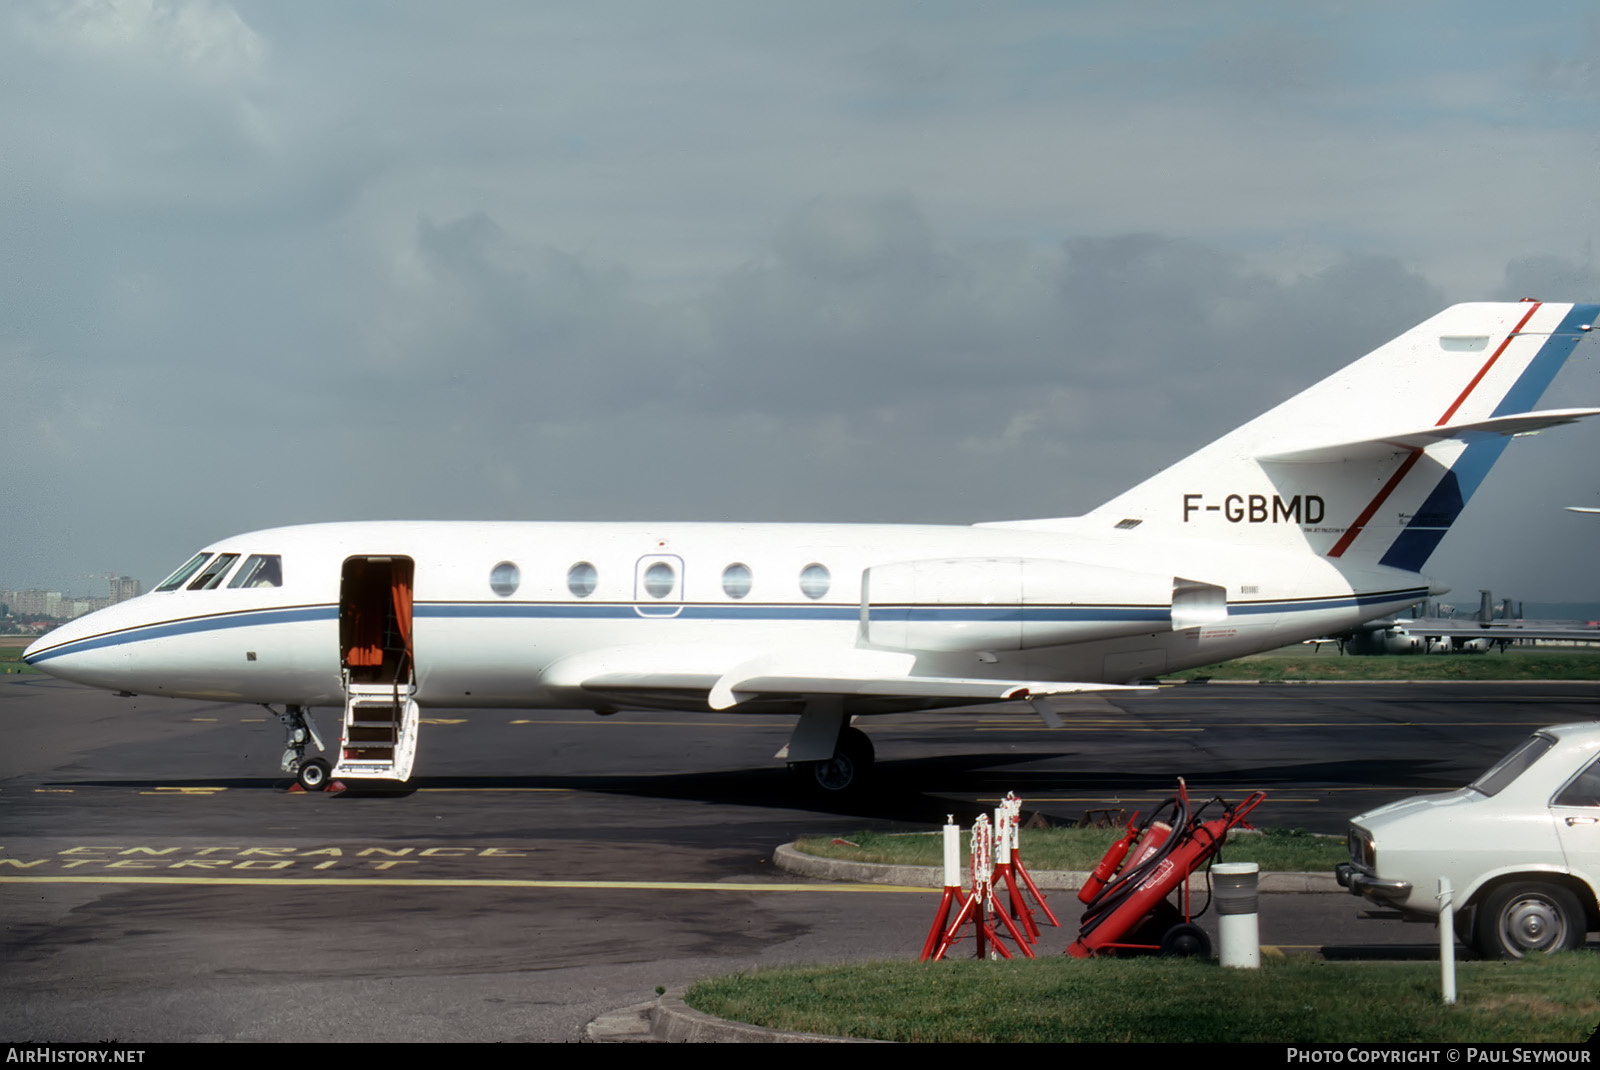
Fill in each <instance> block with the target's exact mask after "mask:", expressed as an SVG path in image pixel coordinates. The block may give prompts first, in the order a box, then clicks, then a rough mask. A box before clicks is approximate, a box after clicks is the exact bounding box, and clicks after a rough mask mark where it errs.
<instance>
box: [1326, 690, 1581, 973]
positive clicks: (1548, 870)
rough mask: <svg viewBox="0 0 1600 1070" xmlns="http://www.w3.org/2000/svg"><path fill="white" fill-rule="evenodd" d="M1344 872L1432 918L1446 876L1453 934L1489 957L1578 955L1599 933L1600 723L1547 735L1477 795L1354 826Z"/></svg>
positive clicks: (1344, 879) (1421, 804)
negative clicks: (1593, 934) (1590, 936)
mask: <svg viewBox="0 0 1600 1070" xmlns="http://www.w3.org/2000/svg"><path fill="white" fill-rule="evenodd" d="M1336 873H1337V876H1338V878H1339V883H1340V884H1341V885H1343V886H1344V887H1346V888H1348V889H1350V891H1351V893H1352V894H1354V895H1362V896H1366V897H1367V898H1368V899H1371V900H1373V901H1374V902H1376V903H1379V904H1381V905H1383V906H1386V907H1392V908H1396V909H1398V910H1400V911H1401V913H1402V915H1404V916H1406V917H1410V918H1413V919H1419V918H1420V919H1426V920H1433V919H1436V918H1437V917H1438V914H1439V901H1438V898H1437V894H1438V889H1439V878H1441V877H1448V878H1449V880H1450V885H1451V889H1452V891H1453V895H1454V899H1455V904H1456V911H1457V914H1456V933H1457V935H1458V936H1460V937H1461V939H1462V941H1463V942H1464V943H1466V944H1467V945H1468V946H1469V947H1471V948H1472V949H1473V950H1475V951H1477V952H1478V953H1479V954H1481V955H1485V956H1488V957H1491V958H1522V957H1523V956H1524V955H1531V954H1539V953H1544V952H1552V951H1561V950H1565V949H1570V948H1575V947H1580V946H1582V944H1583V942H1584V938H1585V936H1586V934H1587V933H1588V932H1589V931H1590V930H1594V929H1600V905H1597V900H1596V892H1597V889H1600V721H1589V722H1585V723H1583V724H1565V725H1557V726H1555V727H1553V728H1542V729H1540V730H1539V731H1537V732H1535V733H1534V734H1533V735H1532V736H1530V737H1528V738H1527V739H1526V740H1524V741H1523V742H1522V743H1520V744H1519V745H1518V746H1517V747H1516V749H1515V750H1513V751H1512V752H1511V753H1510V754H1508V755H1506V756H1505V757H1504V758H1502V759H1501V760H1500V761H1499V762H1497V763H1496V764H1495V766H1494V768H1492V769H1490V770H1489V771H1488V772H1487V773H1485V774H1483V776H1481V777H1479V778H1478V779H1477V780H1475V781H1473V782H1472V785H1471V786H1470V787H1465V788H1460V789H1458V790H1456V791H1450V792H1445V793H1444V794H1441V795H1419V796H1416V797H1414V798H1410V799H1405V800H1403V801H1401V802H1396V803H1390V804H1389V805H1388V806H1380V807H1379V808H1378V809H1376V810H1369V811H1367V812H1366V813H1364V814H1359V815H1357V816H1356V817H1353V818H1351V819H1350V861H1349V862H1344V863H1340V865H1339V866H1338V867H1337V869H1336Z"/></svg>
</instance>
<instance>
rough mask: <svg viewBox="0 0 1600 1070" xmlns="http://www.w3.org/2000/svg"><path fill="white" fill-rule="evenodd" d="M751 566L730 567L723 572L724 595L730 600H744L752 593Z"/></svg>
mask: <svg viewBox="0 0 1600 1070" xmlns="http://www.w3.org/2000/svg"><path fill="white" fill-rule="evenodd" d="M751 581H752V577H751V575H750V566H749V565H729V566H728V567H727V568H725V569H723V570H722V593H723V594H725V595H727V596H728V597H729V598H743V597H744V596H745V595H747V594H749V593H750V584H751Z"/></svg>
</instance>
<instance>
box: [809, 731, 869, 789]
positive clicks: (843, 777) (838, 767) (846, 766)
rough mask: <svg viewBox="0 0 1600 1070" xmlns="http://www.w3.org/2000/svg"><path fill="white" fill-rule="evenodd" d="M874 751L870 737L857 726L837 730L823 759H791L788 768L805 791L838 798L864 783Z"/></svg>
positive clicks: (861, 786)
mask: <svg viewBox="0 0 1600 1070" xmlns="http://www.w3.org/2000/svg"><path fill="white" fill-rule="evenodd" d="M876 758H877V754H876V752H875V751H874V750H873V747H872V740H870V739H868V738H867V734H866V733H865V732H863V731H861V730H860V729H859V728H846V729H845V730H844V731H843V732H841V733H839V742H838V743H836V744H835V745H834V748H833V757H832V758H829V759H828V760H827V761H823V762H791V763H790V764H789V769H790V770H791V771H792V772H793V773H794V775H795V778H796V779H797V780H798V781H799V782H800V784H801V785H802V786H803V787H804V788H805V789H806V790H808V791H811V792H813V793H814V794H816V795H819V796H821V797H823V798H832V799H837V798H842V797H844V796H846V795H850V794H853V793H855V792H858V791H860V790H861V789H862V788H863V787H865V785H866V783H867V781H868V780H869V779H870V778H871V775H872V765H873V762H874V761H876Z"/></svg>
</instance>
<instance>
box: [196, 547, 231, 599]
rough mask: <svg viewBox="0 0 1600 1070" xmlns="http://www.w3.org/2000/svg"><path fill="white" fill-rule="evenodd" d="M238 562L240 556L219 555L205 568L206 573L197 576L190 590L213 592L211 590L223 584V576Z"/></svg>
mask: <svg viewBox="0 0 1600 1070" xmlns="http://www.w3.org/2000/svg"><path fill="white" fill-rule="evenodd" d="M237 560H239V555H238V554H218V555H217V556H216V557H214V558H212V560H211V563H210V564H209V565H207V566H206V567H205V571H204V572H202V573H200V575H198V576H196V577H195V580H194V582H193V583H191V584H189V590H191V591H209V590H211V588H213V587H215V586H216V585H217V584H219V583H221V582H222V577H223V575H224V574H225V573H226V572H227V571H228V569H229V568H231V567H233V563H234V562H235V561H237Z"/></svg>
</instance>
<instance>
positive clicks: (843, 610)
mask: <svg viewBox="0 0 1600 1070" xmlns="http://www.w3.org/2000/svg"><path fill="white" fill-rule="evenodd" d="M1427 594H1428V591H1427V589H1426V588H1420V587H1419V588H1415V589H1408V590H1401V591H1377V592H1371V593H1367V594H1350V595H1331V596H1327V597H1323V598H1304V599H1285V600H1283V601H1264V602H1236V603H1232V604H1230V605H1229V606H1228V613H1229V615H1230V616H1241V617H1243V616H1256V615H1260V614H1278V613H1306V612H1316V611H1323V610H1330V609H1335V610H1336V609H1352V608H1356V607H1360V606H1371V605H1379V604H1390V605H1408V604H1410V603H1412V602H1416V601H1420V600H1421V599H1423V598H1425V597H1427ZM671 608H673V606H672V604H668V605H666V606H663V605H662V604H660V603H655V604H650V605H644V604H636V603H632V602H612V603H581V602H418V603H416V604H415V606H414V608H413V614H414V616H415V617H416V618H418V619H425V620H441V621H443V620H566V621H584V620H649V619H651V618H650V617H649V616H641V614H640V613H639V612H638V610H644V611H645V612H646V613H650V612H652V611H655V612H660V611H661V610H663V609H668V610H670V609H671ZM677 608H679V609H680V610H681V612H680V613H679V614H678V616H676V617H675V618H673V619H676V620H697V621H728V622H735V623H739V622H753V621H788V622H791V623H796V624H801V623H814V622H818V621H840V622H842V621H856V620H859V619H860V617H861V607H860V606H859V605H795V604H789V605H784V604H771V603H769V604H765V605H732V604H729V605H721V604H711V603H687V604H681V605H678V606H677ZM338 617H339V607H338V606H336V605H333V604H331V603H330V604H327V605H318V606H286V607H283V608H281V609H263V610H250V611H246V612H240V613H222V614H217V615H214V616H204V617H190V618H186V619H184V620H175V621H162V622H159V623H156V624H141V625H135V626H132V627H129V628H123V629H120V630H117V631H112V632H105V633H103V634H100V635H93V636H87V637H85V638H83V639H76V640H72V641H71V642H66V643H62V644H60V645H59V646H53V647H49V648H47V649H45V650H41V651H39V652H38V653H37V654H33V655H31V656H29V657H28V658H27V662H28V664H30V665H36V664H38V663H39V662H42V661H48V660H50V659H51V658H55V657H60V656H63V655H67V654H76V653H79V652H82V651H88V650H99V649H104V648H106V647H114V646H120V645H122V644H124V643H141V642H157V641H160V640H163V639H170V638H173V637H175V636H180V635H194V634H198V633H202V632H214V631H225V630H229V629H234V628H253V627H260V626H266V625H273V624H299V623H304V622H308V621H328V622H334V621H337V620H338ZM872 619H873V620H884V621H892V620H907V621H924V622H930V623H950V624H956V623H973V622H992V621H1022V622H1040V623H1043V622H1051V623H1058V622H1062V621H1082V622H1085V623H1115V622H1126V623H1137V624H1154V625H1162V624H1167V623H1169V622H1170V620H1171V610H1170V608H1168V607H1166V606H1021V607H1018V606H874V607H872Z"/></svg>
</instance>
